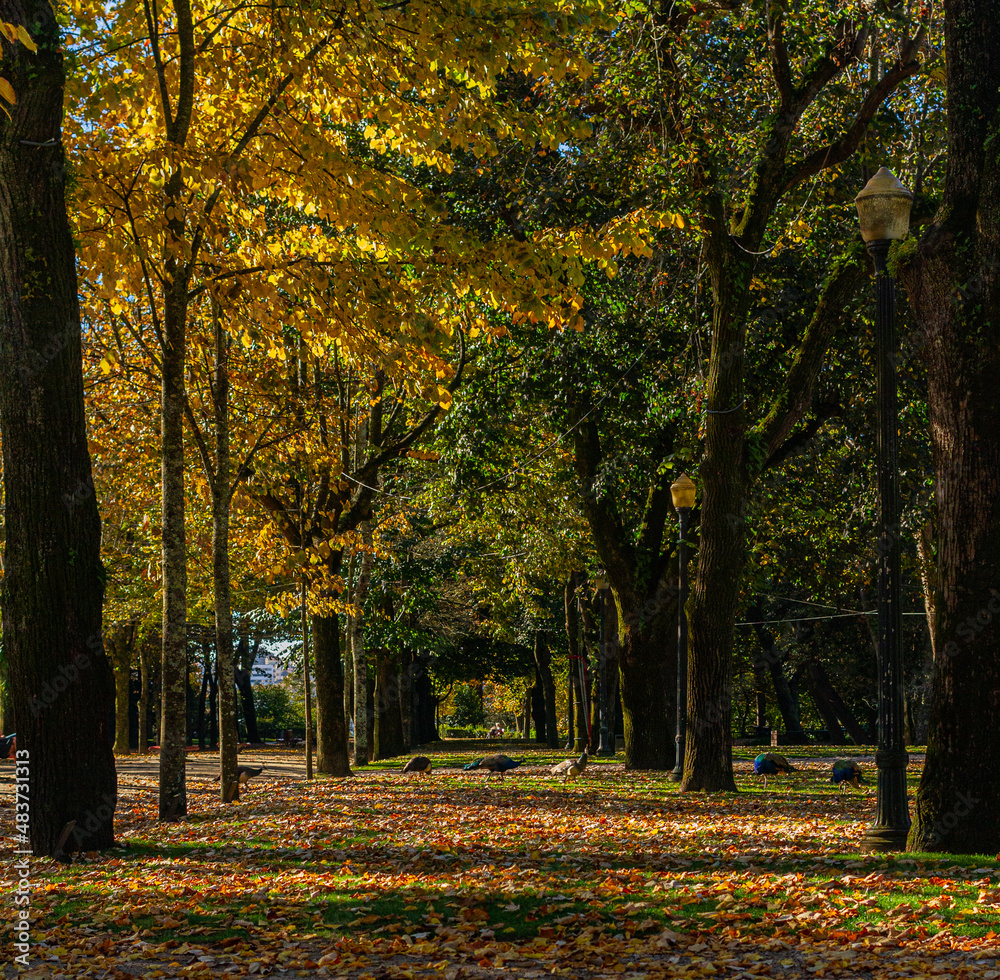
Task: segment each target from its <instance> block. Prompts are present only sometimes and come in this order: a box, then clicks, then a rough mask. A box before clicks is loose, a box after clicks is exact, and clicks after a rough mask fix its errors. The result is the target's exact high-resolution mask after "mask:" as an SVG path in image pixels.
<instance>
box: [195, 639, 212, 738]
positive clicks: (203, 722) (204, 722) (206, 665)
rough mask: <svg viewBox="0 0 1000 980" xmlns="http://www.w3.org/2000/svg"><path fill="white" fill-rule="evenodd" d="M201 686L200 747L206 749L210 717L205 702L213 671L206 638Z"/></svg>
mask: <svg viewBox="0 0 1000 980" xmlns="http://www.w3.org/2000/svg"><path fill="white" fill-rule="evenodd" d="M201 657H202V659H201V687H200V688H199V689H198V748H199V749H201V750H202V751H204V750H205V749H207V748H208V732H206V731H205V729H206V728H207V727H208V725H209V720H208V717H207V716H206V714H205V704H206V702H207V701H208V678H209V675H210V674H211V672H212V663H211V661H210V660H209V657H208V644H207V643H206V642H205V640H204V639H202V641H201Z"/></svg>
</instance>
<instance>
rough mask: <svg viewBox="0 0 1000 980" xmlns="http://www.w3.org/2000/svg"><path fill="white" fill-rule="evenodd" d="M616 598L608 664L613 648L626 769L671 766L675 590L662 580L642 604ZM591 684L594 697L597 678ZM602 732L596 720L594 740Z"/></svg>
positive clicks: (610, 615) (608, 612) (611, 615)
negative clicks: (623, 721) (630, 603)
mask: <svg viewBox="0 0 1000 980" xmlns="http://www.w3.org/2000/svg"><path fill="white" fill-rule="evenodd" d="M616 598H617V609H614V608H612V603H611V602H609V603H608V608H607V610H606V619H607V624H606V628H607V629H608V637H607V642H606V647H607V649H606V653H609V664H610V661H611V659H612V656H613V652H612V650H611V648H612V647H615V648H616V650H615V651H614V652H617V656H618V672H619V684H620V691H621V700H622V712H623V714H624V716H625V768H626V769H652V770H658V771H664V770H670V769H673V767H674V750H675V747H676V742H675V741H674V734H675V732H674V727H675V726H674V714H675V711H676V708H675V705H676V702H677V643H676V636H677V594H676V592H674V591H673V590H671V589H670V587H669V586H668V585H667V583H666V582H661V583H660V588H659V590H658V591H657V593H656V594H655V595H654V596H652V597H648V598H646V600H645V601H644V602H643V603H642V604H641V605H639V604H638V603H636V604H635V605H633V606H632V607H631V608H629V607H626V606H625V604H624V601H623V598H624V597H623V596H621V595H618V596H616ZM617 617H620V622H619V620H618V618H617ZM616 624H617V629H616V628H615V627H616ZM616 640H617V641H618V642H616ZM609 686H610V684H609ZM593 689H594V700H595V702H596V700H597V694H596V692H597V680H596V678H595V679H594V681H593ZM595 717H596V712H595ZM598 734H599V733H598V732H597V731H596V725H595V726H594V728H593V730H592V739H591V741H592V742H594V743H595V744H596V740H597V737H598Z"/></svg>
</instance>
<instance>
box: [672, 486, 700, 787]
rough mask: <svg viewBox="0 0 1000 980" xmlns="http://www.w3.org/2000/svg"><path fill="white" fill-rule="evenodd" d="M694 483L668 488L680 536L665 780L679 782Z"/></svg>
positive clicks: (684, 730) (684, 733) (684, 728)
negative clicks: (670, 751) (672, 746)
mask: <svg viewBox="0 0 1000 980" xmlns="http://www.w3.org/2000/svg"><path fill="white" fill-rule="evenodd" d="M694 494H695V485H694V480H692V479H691V477H689V476H688V475H687V473H681V475H680V476H679V477H678V478H677V479H676V480H675V481H674V482H673V483H672V484H671V485H670V496H671V497H672V498H673V501H674V509H675V510H676V511H677V517H678V519H679V521H680V537H679V538H678V540H677V566H678V568H677V574H678V578H679V580H680V581H679V582H678V595H677V734H676V735H675V736H674V742H675V743H676V745H677V748H676V750H675V752H674V762H675V765H674V768H673V769H672V770H671V771H670V773H669V774H668V777H667V778H668V779H671V780H672V781H673V782H675V783H678V782H680V780H681V778H682V776H683V775H684V740H685V738H686V737H687V680H688V678H687V674H688V622H687V613H686V612H685V610H684V606H685V604H686V603H687V594H688V580H687V530H688V518H689V517H690V516H691V508H692V507H694Z"/></svg>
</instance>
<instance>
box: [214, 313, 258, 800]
mask: <svg viewBox="0 0 1000 980" xmlns="http://www.w3.org/2000/svg"><path fill="white" fill-rule="evenodd" d="M214 313H215V378H214V384H213V385H212V402H213V407H214V414H215V467H214V469H215V473H214V476H213V477H212V480H211V486H212V587H213V593H214V595H213V597H214V599H215V676H216V679H217V680H216V683H217V684H218V690H219V796H220V798H221V799H222V801H223V802H225V801H226V799H227V788H228V794H229V795H228V799H229V800H230V801H232V800H236V799H238V798H239V782H238V781H237V778H236V775H237V774H236V769H237V766H238V765H239V761H238V759H237V753H238V744H237V743H238V742H239V737H238V734H239V733H238V730H237V724H236V665H235V651H234V649H233V595H232V579H231V575H230V569H229V515H230V508H231V502H232V493H233V487H232V482H233V479H232V453H231V450H230V442H229V354H230V349H231V348H230V345H231V343H232V341H231V339H230V337H229V334H228V333H227V332H226V331H225V330H224V329H223V326H222V324H221V322H220V318H221V315H220V312H219V310H217V309H216V310H214ZM205 462H206V464H207V462H208V461H207V460H206V461H205ZM249 693H250V698H249V702H250V703H249V706H247V705H246V703H245V702H246V696H245V695H244V715H245V717H246V720H247V734H248V737H249V740H250V741H251V742H259V741H260V736H259V735H258V733H257V712H256V710H255V709H254V704H253V691H252V690H251V691H250V692H249ZM251 727H252V729H253V732H252V735H251V733H250V730H251ZM234 784H235V789H234V788H233V787H234Z"/></svg>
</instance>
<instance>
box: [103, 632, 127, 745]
mask: <svg viewBox="0 0 1000 980" xmlns="http://www.w3.org/2000/svg"><path fill="white" fill-rule="evenodd" d="M134 629H135V624H134V623H119V624H118V625H116V626H115V628H114V629H113V631H112V633H111V635H110V636H108V637H106V638H105V640H104V649H105V650H106V651H107V655H108V659H109V660H110V661H111V666H112V668H113V670H114V674H115V755H128V754H129V752H130V751H131V747H130V742H131V739H130V732H129V718H128V715H129V701H130V698H131V693H132V643H131V642H130V635H129V634H130V631H131V632H134Z"/></svg>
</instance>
